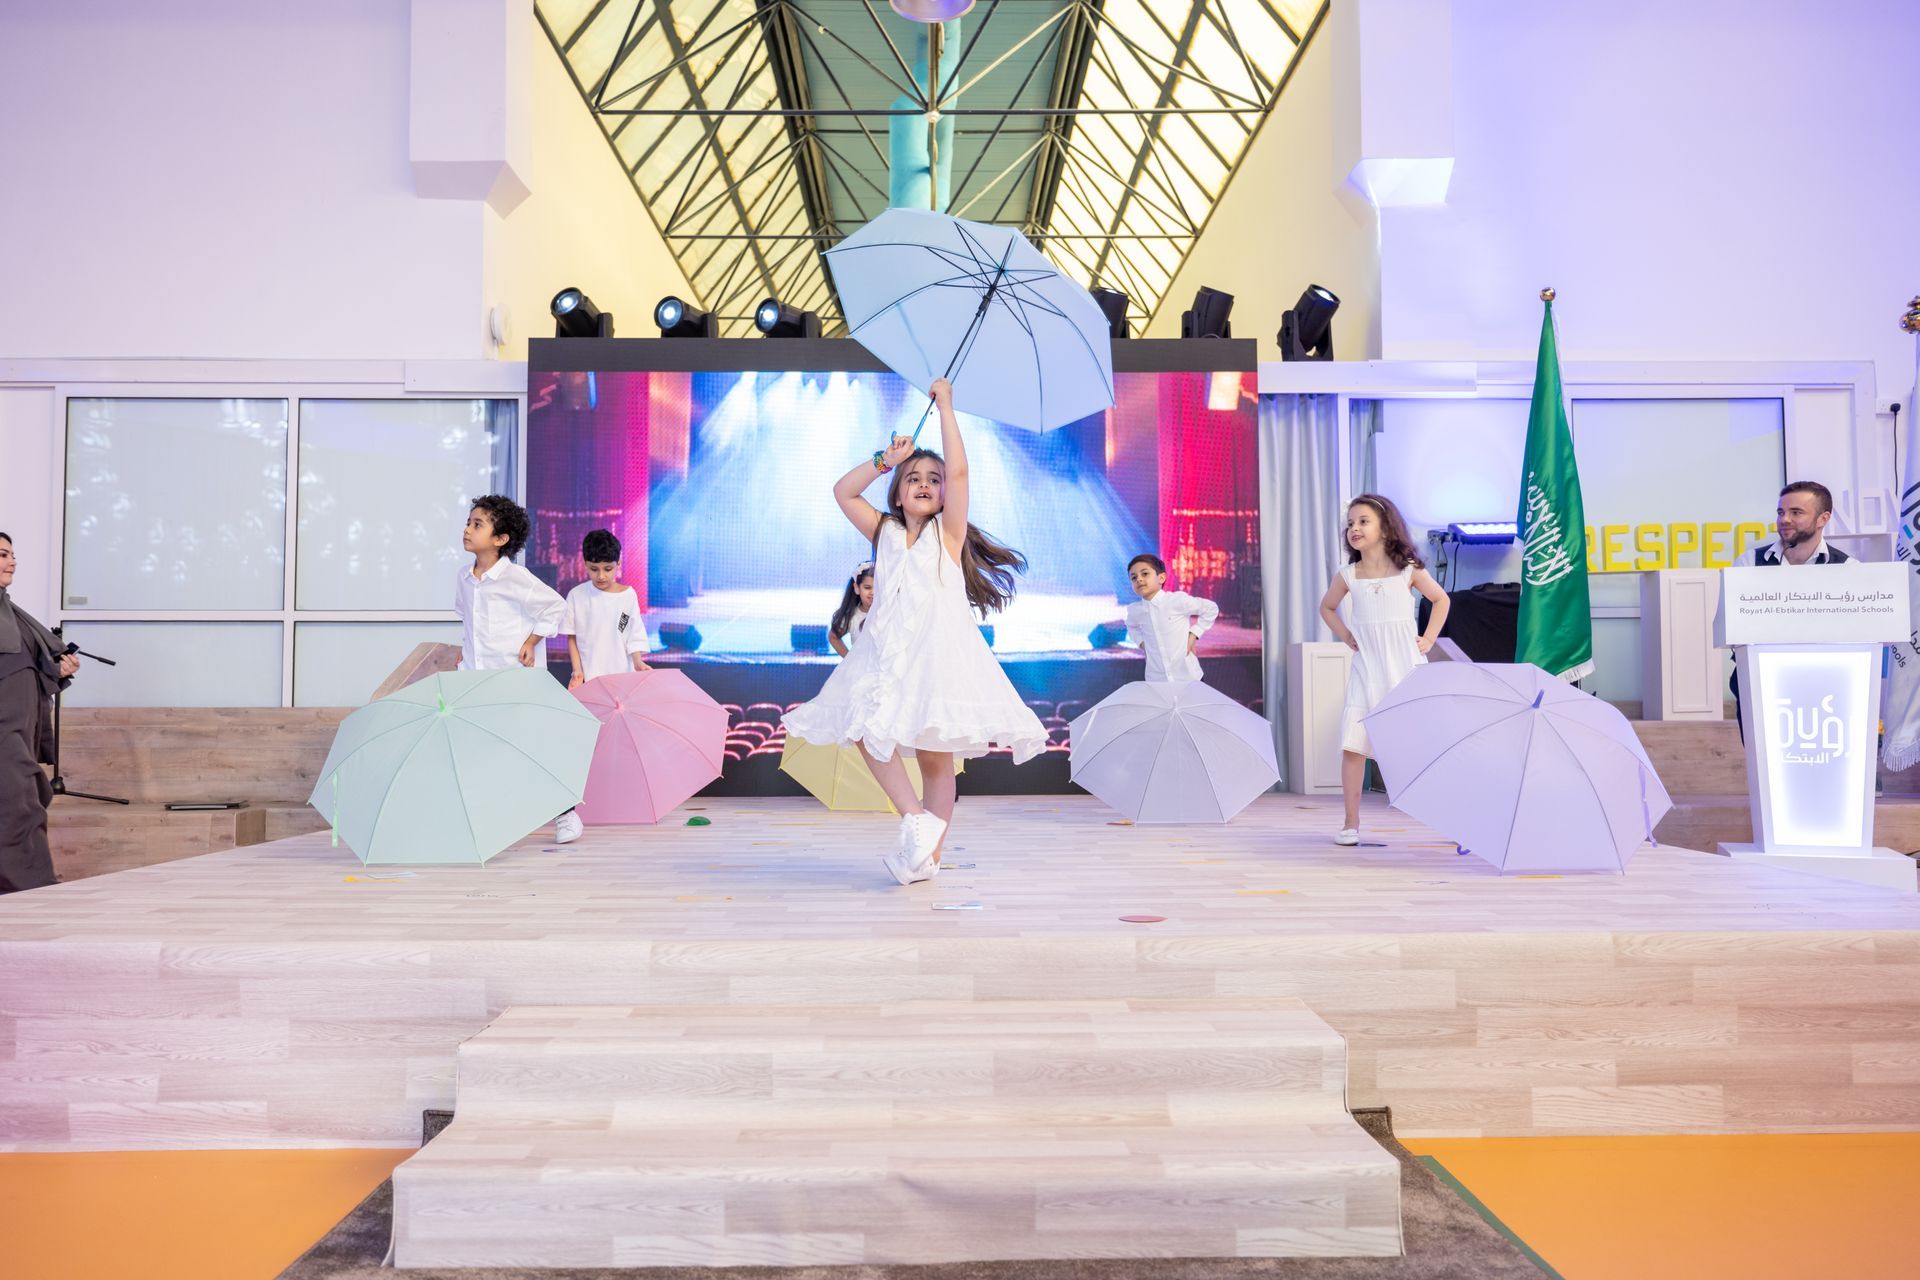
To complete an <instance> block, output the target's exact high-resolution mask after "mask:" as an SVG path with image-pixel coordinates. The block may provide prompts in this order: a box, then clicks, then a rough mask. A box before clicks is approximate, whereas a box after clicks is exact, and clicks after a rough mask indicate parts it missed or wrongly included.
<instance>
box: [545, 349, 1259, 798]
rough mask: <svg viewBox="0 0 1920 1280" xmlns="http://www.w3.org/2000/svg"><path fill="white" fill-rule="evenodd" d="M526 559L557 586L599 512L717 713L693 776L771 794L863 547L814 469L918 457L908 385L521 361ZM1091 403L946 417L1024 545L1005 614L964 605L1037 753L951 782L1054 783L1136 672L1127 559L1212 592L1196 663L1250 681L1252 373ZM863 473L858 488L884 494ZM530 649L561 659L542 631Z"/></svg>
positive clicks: (651, 615)
mask: <svg viewBox="0 0 1920 1280" xmlns="http://www.w3.org/2000/svg"><path fill="white" fill-rule="evenodd" d="M529 391H530V397H531V400H530V406H529V415H528V460H527V508H528V510H529V512H530V513H531V514H532V518H533V536H532V539H531V542H530V544H529V546H528V549H527V551H526V552H525V554H524V557H523V559H524V561H525V563H526V564H527V566H528V567H529V568H530V569H532V570H533V572H534V573H536V574H538V575H539V576H540V577H541V578H543V579H545V580H547V581H548V582H551V583H552V584H553V585H554V586H555V587H556V588H557V589H558V590H560V591H561V592H563V593H564V592H566V591H567V590H569V589H570V588H572V587H573V586H574V585H575V584H576V583H578V582H580V581H582V580H584V579H585V577H586V571H585V568H584V565H583V563H582V560H581V556H580V543H581V538H582V537H583V536H584V535H585V534H586V533H587V532H588V531H590V530H593V529H609V530H612V531H613V533H614V534H615V535H616V536H617V537H618V538H619V539H620V541H621V543H622V577H623V579H624V581H625V582H626V583H627V584H628V585H630V586H632V587H633V588H634V589H635V591H636V592H638V594H639V597H640V601H641V605H642V607H643V609H644V610H645V613H646V625H647V629H648V632H649V635H650V637H651V639H652V641H653V643H654V645H655V646H656V649H657V652H656V653H654V654H653V655H651V656H650V658H649V661H650V662H652V663H653V664H654V665H665V666H674V667H677V668H679V669H682V670H684V671H686V673H687V674H688V675H689V676H690V677H691V678H692V679H694V680H695V681H696V682H697V683H699V684H700V685H701V686H702V687H703V688H704V689H706V691H707V692H708V693H709V694H711V695H712V696H713V697H714V698H716V699H717V700H719V701H720V702H722V703H725V704H727V705H728V706H729V707H730V708H733V709H736V710H735V714H734V719H735V722H736V724H735V730H736V732H735V733H734V734H733V735H732V740H731V741H730V745H729V756H728V769H727V776H726V777H725V778H724V779H723V780H722V782H721V783H720V784H716V789H717V790H721V791H735V792H746V793H786V792H789V791H793V790H797V787H795V786H794V784H792V783H791V781H790V780H788V779H786V778H785V776H784V775H781V774H780V773H779V772H778V764H779V753H780V749H781V747H782V745H783V743H782V735H781V732H780V730H779V718H780V713H781V712H783V711H784V710H785V709H786V708H787V707H789V706H791V705H793V704H795V703H798V702H800V701H803V700H805V699H806V698H809V697H811V696H812V695H813V694H814V692H815V691H817V690H818V689H819V687H820V685H821V684H822V683H823V682H824V681H825V680H826V678H827V676H828V674H829V673H830V672H831V670H832V668H833V665H834V664H835V663H836V662H838V661H839V658H838V657H837V656H836V655H835V653H834V651H833V650H832V649H831V648H830V647H829V643H828V626H829V623H830V620H831V619H832V617H833V614H834V611H835V609H836V608H837V607H838V605H839V604H840V601H841V598H842V594H843V592H844V591H845V590H846V587H847V584H848V581H849V579H850V578H851V577H852V576H853V574H854V571H855V570H856V568H858V567H859V566H860V565H862V564H863V563H864V562H866V561H869V560H871V559H872V558H873V550H872V547H871V546H870V545H869V544H868V543H867V542H866V541H865V540H864V539H863V538H861V536H860V535H859V534H858V533H857V532H856V531H855V530H854V529H853V527H852V526H851V525H850V524H849V523H848V522H847V520H846V517H845V516H843V515H842V514H841V512H840V510H839V508H838V507H837V506H836V504H835V503H834V500H833V493H832V490H833V484H834V482H835V481H836V480H838V479H839V478H840V476H841V475H843V474H845V472H846V471H847V470H848V468H850V467H851V466H853V465H854V464H855V463H856V462H858V461H859V460H861V459H862V458H864V457H867V456H869V455H871V454H872V453H873V451H874V450H875V449H877V448H880V447H882V446H883V445H884V444H885V443H886V442H887V439H888V437H889V435H890V434H891V433H893V432H896V431H897V432H901V433H903V434H907V435H911V434H913V433H914V431H915V430H916V429H920V443H921V444H922V445H923V446H925V447H928V448H932V449H935V450H938V449H939V447H940V425H939V422H938V420H937V418H935V417H933V416H932V415H926V418H925V425H924V428H922V427H921V424H922V416H923V411H924V410H925V408H926V405H927V401H926V399H925V397H924V396H921V395H920V394H919V393H917V392H916V391H914V390H913V389H912V388H911V387H910V386H908V385H907V384H906V383H905V382H904V381H902V380H901V379H900V378H898V377H897V376H895V375H893V374H891V373H869V372H857V373H856V372H831V373H793V372H781V373H771V372H746V373H740V372H724V373H705V372H698V373H688V372H679V371H675V372H662V371H654V372H601V373H585V372H566V373H552V372H541V371H539V370H538V369H536V370H535V371H534V372H533V373H532V374H531V377H530V387H529ZM1114 392H1115V403H1114V407H1113V408H1112V409H1111V410H1110V411H1108V412H1106V413H1102V414H1096V415H1093V416H1091V417H1088V418H1085V419H1082V420H1081V421H1079V422H1075V423H1072V424H1070V425H1068V426H1066V427H1063V428H1061V429H1059V430H1057V431H1052V432H1049V433H1046V434H1044V435H1042V434H1038V433H1035V432H1031V431H1027V430H1023V429H1020V428H1016V427H1010V426H1006V425H1003V424H1000V423H995V422H990V421H987V420H985V419H979V418H972V417H968V416H966V415H962V417H961V425H962V429H963V431H964V432H965V438H966V444H967V456H968V460H969V464H970V467H971V474H972V498H971V510H970V519H971V520H972V522H973V523H974V524H976V525H978V526H979V527H981V528H982V529H984V530H986V531H987V532H988V533H990V534H992V535H993V536H994V537H995V538H997V539H999V540H1000V541H1001V542H1004V543H1006V544H1007V545H1009V546H1012V547H1014V548H1016V549H1018V550H1019V551H1021V552H1022V553H1023V554H1025V556H1026V557H1027V561H1028V569H1027V572H1026V574H1025V575H1024V576H1023V577H1021V578H1020V580H1019V594H1018V596H1017V597H1016V599H1015V601H1014V603H1013V604H1012V606H1011V607H1009V608H1008V609H1006V610H1005V611H1003V612H1000V613H996V614H990V615H988V616H987V617H985V618H984V619H982V620H981V621H982V626H983V628H984V629H985V632H986V634H987V636H988V639H989V643H990V644H991V647H992V649H993V651H994V653H995V654H996V656H998V657H999V659H1000V661H1001V665H1002V668H1003V669H1004V670H1005V671H1006V673H1007V675H1008V677H1009V679H1010V680H1011V681H1012V682H1013V684H1014V687H1015V688H1016V689H1018V690H1019V691H1020V694H1021V696H1022V697H1023V698H1024V699H1025V700H1026V701H1027V702H1028V703H1029V704H1030V705H1032V706H1033V707H1034V709H1035V711H1036V712H1037V713H1038V714H1039V715H1040V717H1041V719H1042V720H1043V722H1045V723H1046V724H1047V726H1048V728H1049V731H1050V734H1051V736H1052V739H1053V742H1052V746H1053V748H1054V749H1053V750H1050V751H1049V752H1048V753H1046V755H1044V756H1042V757H1041V758H1039V759H1037V760H1034V761H1032V762H1029V764H1027V765H1026V766H1023V767H1022V768H1020V769H1018V770H1016V769H1014V768H1013V767H1012V765H1011V761H1010V760H1008V759H1006V758H1004V757H1001V758H995V757H988V758H987V759H985V760H982V761H977V762H973V763H971V764H970V765H969V767H968V771H967V774H966V775H965V778H963V787H964V788H966V789H970V790H983V791H1060V790H1066V789H1067V786H1066V774H1067V755H1066V753H1067V749H1068V747H1069V745H1070V743H1069V739H1068V730H1067V725H1068V722H1070V721H1071V720H1072V719H1073V717H1074V716H1076V715H1078V714H1079V713H1080V712H1081V711H1083V710H1085V709H1086V708H1087V707H1088V706H1091V705H1092V704H1094V703H1095V702H1098V701H1099V700H1100V699H1101V698H1103V697H1105V696H1106V695H1107V694H1109V693H1111V692H1112V691H1113V690H1114V689H1116V688H1118V687H1119V686H1121V685H1122V684H1125V683H1127V682H1128V681H1131V680H1138V679H1140V678H1141V677H1142V675H1143V673H1144V660H1143V658H1142V656H1141V654H1140V652H1139V651H1138V650H1137V649H1134V648H1130V647H1126V646H1125V645H1124V637H1125V624H1124V619H1125V613H1126V607H1127V605H1128V604H1129V603H1131V602H1132V601H1133V600H1134V599H1135V598H1136V597H1135V595H1134V592H1133V589H1132V587H1131V586H1130V585H1129V583H1128V581H1127V561H1128V560H1129V559H1131V558H1132V557H1133V556H1135V555H1137V554H1139V553H1141V552H1152V553H1154V554H1156V555H1159V556H1160V557H1161V558H1162V559H1164V560H1165V561H1166V563H1167V567H1168V578H1167V587H1168V588H1169V589H1172V590H1180V591H1185V592H1189V593H1191V594H1193V595H1197V596H1201V597H1204V598H1206V599H1209V600H1212V601H1214V602H1215V603H1216V604H1218V605H1219V607H1220V616H1219V620H1218V622H1217V623H1216V624H1215V625H1214V627H1213V628H1212V629H1211V630H1210V631H1208V632H1207V634H1206V635H1205V636H1203V637H1202V638H1201V640H1200V642H1199V645H1198V655H1199V658H1200V661H1201V663H1202V665H1203V668H1204V671H1205V678H1206V680H1207V682H1208V683H1209V684H1212V685H1213V686H1215V687H1216V688H1218V689H1220V690H1221V691H1223V692H1225V693H1227V694H1229V695H1230V696H1232V697H1234V698H1236V699H1238V700H1240V701H1242V702H1245V703H1247V704H1249V705H1255V706H1257V705H1258V703H1259V697H1260V670H1261V637H1260V562H1259V496H1258V475H1259V468H1258V460H1257V456H1256V438H1255V418H1256V411H1255V404H1254V396H1253V375H1252V374H1251V373H1250V372H1249V373H1241V372H1223V373H1206V372H1168V373H1138V372H1120V373H1116V374H1115V375H1114ZM890 478H891V477H883V478H882V480H880V481H879V482H876V483H875V484H874V485H873V487H872V488H871V489H870V490H869V491H868V492H867V495H866V496H867V498H868V500H869V501H871V502H873V503H874V505H875V506H878V507H882V508H884V507H885V504H886V480H888V479H890ZM550 660H551V661H553V662H554V664H555V665H556V667H557V668H561V669H564V666H565V662H566V659H565V651H564V647H563V643H562V644H560V645H556V646H554V648H553V649H552V650H551V651H550Z"/></svg>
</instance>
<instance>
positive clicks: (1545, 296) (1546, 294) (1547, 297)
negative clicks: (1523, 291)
mask: <svg viewBox="0 0 1920 1280" xmlns="http://www.w3.org/2000/svg"><path fill="white" fill-rule="evenodd" d="M1554 297H1555V294H1554V292H1553V286H1552V285H1548V286H1547V287H1546V288H1544V289H1542V290H1541V291H1540V301H1542V302H1552V301H1553V299H1554Z"/></svg>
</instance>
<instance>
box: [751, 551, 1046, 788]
mask: <svg viewBox="0 0 1920 1280" xmlns="http://www.w3.org/2000/svg"><path fill="white" fill-rule="evenodd" d="M786 724H787V732H788V733H790V734H793V735H796V736H798V737H799V738H801V739H803V740H804V741H807V742H811V743H813V744H815V745H816V746H834V745H837V744H842V743H845V744H852V743H855V742H864V743H866V744H867V749H868V750H869V751H871V752H872V753H873V754H874V755H875V756H876V757H878V758H879V759H882V760H888V759H891V758H892V757H893V753H894V752H895V751H897V750H904V751H909V752H911V751H951V752H952V753H953V754H955V755H957V756H961V757H963V758H972V757H975V756H983V755H985V754H987V752H988V750H989V749H991V748H993V747H1006V748H1008V749H1010V750H1011V751H1012V752H1013V759H1014V763H1015V764H1020V763H1023V762H1025V761H1027V760H1030V759H1032V758H1033V757H1034V756H1035V755H1037V754H1039V752H1040V751H1041V750H1042V749H1043V748H1044V747H1045V746H1046V743H1047V732H1046V729H1045V728H1044V727H1043V726H1042V725H1041V724H1040V717H1038V716H1036V715H1035V714H1034V713H1033V709H1032V708H1031V707H1029V706H1027V705H1026V704H1025V703H1024V702H1022V701H1021V700H1020V695H1019V693H1018V692H1016V691H1015V689H1014V687H1013V684H1012V682H1011V681H1009V680H1008V679H1007V675H1006V672H1004V671H1002V670H1001V669H1000V663H999V661H998V660H997V659H995V658H994V656H993V651H992V650H991V649H989V648H988V647H987V641H986V638H985V637H984V636H982V635H981V634H980V624H979V621H978V620H977V619H976V618H975V616H974V612H973V607H972V606H971V605H970V604H968V602H967V589H966V579H965V577H964V575H963V574H962V572H961V569H960V566H959V565H958V564H957V563H955V562H954V559H953V557H952V556H950V555H948V554H947V548H946V541H945V539H944V538H943V537H942V536H941V524H940V518H939V517H938V516H935V517H934V518H933V520H932V521H930V522H929V523H928V524H926V525H925V526H924V527H923V528H922V529H921V530H920V536H919V538H918V539H917V540H915V542H914V544H913V545H912V546H908V545H907V531H906V529H905V528H904V527H903V526H902V525H901V524H900V522H899V521H897V520H883V521H882V522H881V525H880V538H879V543H878V545H877V546H876V547H875V549H874V569H873V608H872V609H871V610H869V611H868V614H867V623H866V626H865V627H863V628H862V629H861V634H860V643H859V644H856V645H853V646H852V647H851V648H849V649H848V651H847V656H846V657H845V658H844V659H842V660H841V663H840V665H839V666H838V667H836V668H835V669H834V671H833V674H832V675H830V676H828V677H827V682H826V684H824V685H822V686H821V688H820V692H819V694H818V695H817V696H816V697H815V698H814V699H813V700H812V701H811V702H805V703H802V704H801V705H800V706H798V707H795V708H794V709H793V710H792V711H789V712H787V714H786Z"/></svg>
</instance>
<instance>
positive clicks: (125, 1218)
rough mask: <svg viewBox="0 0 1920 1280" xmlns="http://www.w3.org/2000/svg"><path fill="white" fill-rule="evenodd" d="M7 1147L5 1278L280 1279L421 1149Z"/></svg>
mask: <svg viewBox="0 0 1920 1280" xmlns="http://www.w3.org/2000/svg"><path fill="white" fill-rule="evenodd" d="M412 1154H413V1153H412V1152H411V1151H404V1150H373V1151H358V1150H356V1151H105V1152H88V1153H85V1154H76V1155H66V1154H58V1155H52V1154H39V1153H21V1154H12V1155H0V1276H3V1277H5V1280H131V1278H132V1277H139V1280H272V1277H274V1276H276V1275H278V1274H279V1273H280V1271H281V1270H282V1269H283V1268H285V1267H286V1265H287V1264H288V1263H289V1262H292V1261H293V1260H294V1259H295V1258H297V1257H299V1256H300V1255H301V1254H302V1253H303V1252H305V1251H306V1249H307V1246H308V1245H311V1244H312V1243H313V1242H314V1241H315V1240H318V1239H319V1238H320V1237H321V1236H322V1235H325V1234H326V1231H327V1229H328V1228H329V1227H331V1226H332V1225H333V1224H334V1223H336V1222H338V1221H339V1220H340V1219H341V1218H343V1217H345V1216H346V1215H347V1212H348V1211H349V1210H351V1209H352V1208H353V1206H354V1205H356V1204H358V1203H360V1201H361V1199H362V1198H363V1197H365V1195H366V1194H367V1192H369V1191H371V1190H373V1189H374V1188H375V1187H377V1186H379V1185H380V1183H381V1181H382V1180H383V1179H384V1178H385V1177H386V1176H387V1174H388V1173H390V1172H391V1171H392V1169H393V1167H394V1166H395V1165H397V1164H399V1163H400V1162H401V1161H402V1160H404V1159H406V1158H407V1157H408V1156H409V1155H412Z"/></svg>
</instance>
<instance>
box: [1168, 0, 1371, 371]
mask: <svg viewBox="0 0 1920 1280" xmlns="http://www.w3.org/2000/svg"><path fill="white" fill-rule="evenodd" d="M1336 3H1338V0H1336ZM1334 39H1335V24H1333V23H1322V24H1321V27H1320V30H1319V31H1318V32H1317V33H1315V35H1314V37H1313V40H1312V42H1311V43H1310V44H1309V45H1308V46H1307V49H1306V52H1304V53H1303V54H1301V56H1300V65H1299V66H1298V67H1296V68H1295V69H1294V73H1293V79H1292V80H1290V81H1289V82H1288V84H1287V87H1286V91H1285V92H1283V93H1282V94H1281V95H1280V101H1279V102H1278V103H1276V104H1275V106H1274V109H1273V112H1272V114H1271V115H1269V116H1268V117H1267V119H1266V120H1265V121H1264V122H1263V123H1262V124H1261V126H1260V131H1259V132H1258V133H1257V134H1255V135H1254V138H1253V141H1252V143H1251V144H1250V145H1249V146H1248V148H1247V155H1246V158H1245V159H1244V160H1242V161H1241V165H1240V168H1239V170H1238V172H1236V173H1235V174H1234V176H1233V180H1232V181H1231V182H1230V183H1229V184H1228V185H1227V189H1226V193H1225V194H1224V195H1223V196H1222V197H1221V199H1220V201H1219V203H1218V204H1217V205H1215V207H1214V210H1213V215H1212V217H1211V218H1210V219H1209V220H1208V221H1207V224H1206V227H1205V228H1204V229H1203V230H1202V232H1201V234H1200V238H1199V239H1198V240H1197V241H1196V242H1195V243H1194V246H1193V251H1192V252H1191V253H1189V254H1188V255H1187V260H1186V262H1185V263H1184V264H1182V266H1181V268H1180V271H1179V273H1178V274H1177V275H1175V276H1174V278H1173V284H1172V286H1171V287H1170V288H1169V289H1168V291H1167V296H1166V300H1165V301H1164V302H1162V303H1161V305H1160V308H1159V310H1158V311H1156V312H1155V313H1154V316H1153V319H1152V320H1151V321H1150V322H1149V323H1148V325H1147V329H1146V336H1148V337H1155V338H1177V337H1179V336H1180V313H1181V312H1182V311H1185V310H1186V309H1187V308H1188V307H1189V306H1191V305H1192V304H1193V295H1194V291H1195V290H1197V289H1198V288H1200V287H1201V286H1202V285H1211V286H1212V287H1214V288H1216V289H1224V290H1226V291H1227V292H1228V293H1231V294H1233V295H1234V302H1233V317H1232V321H1233V332H1234V336H1235V337H1239V338H1257V339H1259V341H1260V358H1261V359H1262V360H1275V359H1278V358H1279V348H1278V347H1277V346H1276V345H1275V343H1274V334H1275V333H1276V332H1277V331H1278V330H1279V328H1280V313H1281V312H1282V311H1285V310H1286V309H1287V308H1288V307H1291V306H1292V305H1293V304H1294V301H1295V300H1296V299H1298V298H1299V296H1300V292H1301V290H1303V289H1305V288H1306V287H1307V286H1308V285H1309V284H1321V285H1325V286H1326V287H1327V288H1329V289H1331V290H1333V291H1334V293H1335V294H1337V295H1338V296H1339V298H1340V313H1339V315H1337V316H1336V317H1335V318H1334V322H1333V323H1334V351H1335V354H1336V355H1337V356H1339V358H1340V359H1342V360H1364V359H1368V358H1371V357H1375V356H1378V355H1379V354H1380V337H1379V325H1378V305H1379V303H1378V299H1379V292H1380V277H1379V260H1378V255H1377V253H1376V251H1375V247H1374V234H1375V233H1374V213H1373V210H1372V208H1371V207H1370V206H1368V205H1367V203H1366V202H1365V201H1364V200H1363V199H1361V198H1360V197H1359V196H1358V195H1357V194H1356V193H1354V192H1353V191H1352V190H1351V189H1350V188H1346V187H1343V186H1341V185H1340V184H1339V183H1338V180H1337V179H1336V178H1335V177H1334V176H1333V170H1334V162H1333V148H1334V121H1333V110H1334V102H1335V91H1334V61H1335V57H1336V54H1337V51H1336V49H1335V48H1334Z"/></svg>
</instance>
